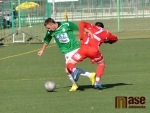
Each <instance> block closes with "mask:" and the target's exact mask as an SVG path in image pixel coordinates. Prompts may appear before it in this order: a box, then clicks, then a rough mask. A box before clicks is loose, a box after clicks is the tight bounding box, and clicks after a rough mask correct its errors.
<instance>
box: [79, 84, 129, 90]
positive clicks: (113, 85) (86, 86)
mask: <svg viewBox="0 0 150 113" xmlns="http://www.w3.org/2000/svg"><path fill="white" fill-rule="evenodd" d="M124 85H132V84H125V83H114V84H102V86H103V90H104V89H108V88H113V87H116V86H124ZM88 88H94V87H93V86H91V85H81V86H79V88H78V90H81V91H84V90H85V89H88Z"/></svg>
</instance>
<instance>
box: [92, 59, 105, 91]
mask: <svg viewBox="0 0 150 113" xmlns="http://www.w3.org/2000/svg"><path fill="white" fill-rule="evenodd" d="M104 68H105V63H104V60H103V61H102V62H100V63H98V66H97V69H96V80H95V83H94V88H98V89H102V88H103V87H102V85H101V83H100V80H101V78H102V76H103V73H104Z"/></svg>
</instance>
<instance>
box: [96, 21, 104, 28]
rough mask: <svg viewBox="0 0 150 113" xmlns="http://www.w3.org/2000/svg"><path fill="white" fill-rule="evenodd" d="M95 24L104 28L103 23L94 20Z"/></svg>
mask: <svg viewBox="0 0 150 113" xmlns="http://www.w3.org/2000/svg"><path fill="white" fill-rule="evenodd" d="M95 26H99V27H101V28H104V24H103V23H102V22H96V23H95Z"/></svg>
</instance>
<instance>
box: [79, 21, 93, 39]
mask: <svg viewBox="0 0 150 113" xmlns="http://www.w3.org/2000/svg"><path fill="white" fill-rule="evenodd" d="M89 26H91V24H90V23H88V22H84V21H81V22H80V23H79V25H78V28H79V35H80V40H83V38H84V33H85V32H87V33H89V34H92V33H91V31H90V30H88V28H89Z"/></svg>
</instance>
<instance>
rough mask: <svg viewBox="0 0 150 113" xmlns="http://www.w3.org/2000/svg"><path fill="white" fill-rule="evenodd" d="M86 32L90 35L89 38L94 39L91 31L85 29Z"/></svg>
mask: <svg viewBox="0 0 150 113" xmlns="http://www.w3.org/2000/svg"><path fill="white" fill-rule="evenodd" d="M85 31H86V32H87V33H88V35H89V36H91V39H93V34H92V32H91V31H90V30H88V29H85Z"/></svg>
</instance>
